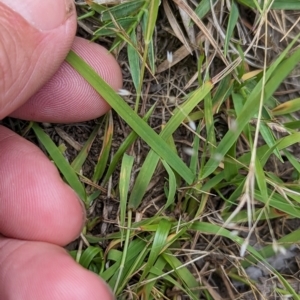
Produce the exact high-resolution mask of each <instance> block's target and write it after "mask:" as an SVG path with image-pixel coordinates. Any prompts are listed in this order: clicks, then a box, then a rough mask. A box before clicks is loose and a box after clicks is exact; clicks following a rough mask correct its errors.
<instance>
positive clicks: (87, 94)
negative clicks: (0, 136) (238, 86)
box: [11, 38, 122, 123]
mask: <svg viewBox="0 0 300 300" xmlns="http://www.w3.org/2000/svg"><path fill="white" fill-rule="evenodd" d="M72 50H74V51H75V52H76V53H77V54H78V55H79V56H81V57H82V58H83V59H84V60H85V61H86V62H87V63H88V64H89V65H90V66H91V67H92V68H93V69H94V70H95V71H96V72H97V73H98V74H99V75H100V76H101V77H102V78H103V79H104V80H105V81H106V82H107V83H108V84H109V85H110V86H111V87H112V88H113V89H115V90H118V89H120V88H121V87H122V73H121V69H120V67H119V65H118V63H117V61H116V60H115V58H114V57H113V56H112V55H111V54H110V53H109V52H108V51H107V49H105V48H104V47H102V46H100V45H98V44H96V43H91V42H89V41H87V40H85V39H82V38H75V40H74V43H73V46H72ZM109 109H110V107H109V105H108V104H107V103H106V101H105V100H104V99H103V98H102V97H101V96H100V95H99V94H98V93H97V92H96V91H95V90H94V89H93V88H92V86H91V85H89V84H88V82H87V81H85V79H84V78H83V77H81V76H80V75H79V74H78V73H77V72H76V71H75V70H74V69H73V68H72V67H71V66H70V65H69V64H68V63H66V62H64V63H63V64H62V65H61V67H60V69H59V70H58V71H57V73H56V74H55V75H54V77H53V78H52V79H51V80H50V81H48V83H47V84H46V85H44V87H43V88H42V89H41V90H40V91H39V92H37V93H36V94H35V95H34V96H33V97H32V98H31V99H30V100H29V101H28V102H26V103H25V104H24V105H23V106H22V107H20V108H19V109H18V110H16V111H15V112H13V113H12V114H11V116H13V117H17V118H21V119H26V120H33V121H37V122H53V123H59V122H64V123H72V122H81V121H87V120H91V119H95V118H98V117H99V116H101V115H103V114H104V113H106V112H107V111H108V110H109Z"/></svg>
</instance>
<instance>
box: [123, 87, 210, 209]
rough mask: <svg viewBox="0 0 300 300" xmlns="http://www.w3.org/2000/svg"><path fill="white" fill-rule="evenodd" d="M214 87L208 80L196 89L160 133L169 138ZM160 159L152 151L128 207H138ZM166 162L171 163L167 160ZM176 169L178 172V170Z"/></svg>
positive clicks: (141, 171) (135, 185)
mask: <svg viewBox="0 0 300 300" xmlns="http://www.w3.org/2000/svg"><path fill="white" fill-rule="evenodd" d="M212 87H213V85H212V83H211V82H209V81H208V82H206V83H205V84H204V85H203V86H202V87H200V88H199V89H198V90H196V91H195V92H194V93H193V94H192V95H191V96H190V98H189V99H188V100H187V101H185V102H184V103H183V104H182V105H181V106H180V107H179V108H178V109H176V110H175V112H174V115H173V116H172V117H171V119H170V120H169V121H168V123H167V124H166V125H165V127H164V128H163V130H162V131H161V133H160V136H161V137H162V138H163V139H164V140H167V139H168V138H169V137H170V136H171V135H172V134H173V132H174V131H175V130H176V129H177V128H178V126H179V125H180V124H181V122H183V121H184V119H185V118H186V116H188V115H189V113H190V112H191V111H192V110H193V109H194V107H195V106H196V105H197V104H198V103H199V102H200V101H201V100H203V99H204V97H205V96H206V95H207V94H208V93H209V92H210V90H211V89H212ZM170 153H171V152H170ZM158 161H159V156H158V155H157V153H155V152H154V151H150V152H149V154H148V155H147V157H146V159H145V161H144V164H143V166H142V168H141V170H140V172H139V175H138V177H137V179H136V181H135V184H134V186H133V188H132V191H131V194H130V198H129V203H128V207H129V208H130V209H136V208H137V207H138V206H139V205H140V203H141V201H142V198H143V197H144V195H145V192H146V190H147V187H148V185H149V182H150V181H151V178H152V176H153V173H154V171H155V169H156V166H157V164H158ZM166 162H167V163H168V164H169V165H170V163H169V162H168V161H167V160H166ZM170 167H172V168H173V169H174V167H173V166H172V165H170ZM174 170H175V171H176V172H177V173H178V170H176V169H174ZM179 174H180V175H181V171H179ZM181 177H182V175H181ZM193 180H194V179H193Z"/></svg>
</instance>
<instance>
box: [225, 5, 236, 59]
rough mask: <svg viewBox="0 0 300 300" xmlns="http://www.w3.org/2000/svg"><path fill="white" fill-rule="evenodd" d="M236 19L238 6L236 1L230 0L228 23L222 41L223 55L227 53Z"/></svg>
mask: <svg viewBox="0 0 300 300" xmlns="http://www.w3.org/2000/svg"><path fill="white" fill-rule="evenodd" d="M238 19H239V8H238V6H237V4H236V2H235V1H234V0H233V1H231V10H230V15H229V20H228V24H227V30H226V36H225V42H224V55H225V56H226V55H227V53H228V47H229V43H230V39H231V37H232V34H233V31H234V28H235V26H236V24H237V21H238Z"/></svg>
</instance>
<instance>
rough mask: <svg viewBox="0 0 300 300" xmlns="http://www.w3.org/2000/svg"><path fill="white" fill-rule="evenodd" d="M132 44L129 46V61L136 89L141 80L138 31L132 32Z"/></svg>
mask: <svg viewBox="0 0 300 300" xmlns="http://www.w3.org/2000/svg"><path fill="white" fill-rule="evenodd" d="M130 38H131V42H132V45H128V46H127V54H128V62H129V66H130V70H131V73H130V74H131V77H132V81H133V84H134V87H135V89H136V90H138V88H139V85H140V80H141V66H140V56H139V54H138V53H137V51H138V50H137V49H136V48H135V47H137V41H136V32H135V31H134V30H133V31H132V33H131V34H130Z"/></svg>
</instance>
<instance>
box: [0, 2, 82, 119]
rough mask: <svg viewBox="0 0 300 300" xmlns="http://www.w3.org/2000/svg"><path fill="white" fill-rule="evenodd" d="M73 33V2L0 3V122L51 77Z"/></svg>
mask: <svg viewBox="0 0 300 300" xmlns="http://www.w3.org/2000/svg"><path fill="white" fill-rule="evenodd" d="M75 31H76V11H75V7H74V4H73V0H43V1H40V0H14V1H11V0H0V119H2V118H4V117H5V116H7V115H8V114H9V113H11V112H12V111H14V110H15V109H16V108H18V107H19V106H21V105H22V104H23V103H24V102H25V101H26V100H27V99H28V98H29V97H30V96H32V95H33V94H35V93H36V92H37V91H38V90H39V89H40V88H41V86H42V85H44V84H45V83H46V82H47V81H48V80H49V79H50V78H51V77H52V76H53V74H54V73H55V72H56V70H57V69H58V68H59V66H60V64H61V63H62V61H63V60H64V58H65V56H66V55H67V53H68V51H69V49H70V48H71V45H72V42H73V39H74V35H75Z"/></svg>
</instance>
